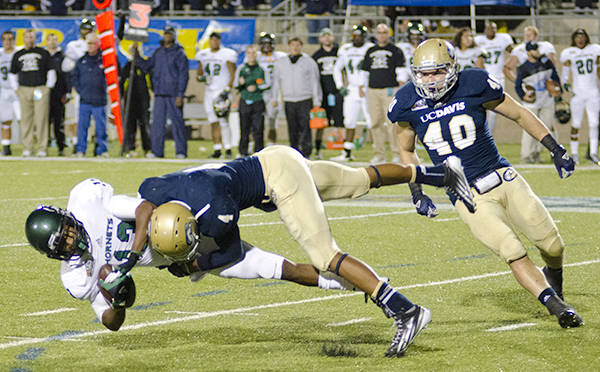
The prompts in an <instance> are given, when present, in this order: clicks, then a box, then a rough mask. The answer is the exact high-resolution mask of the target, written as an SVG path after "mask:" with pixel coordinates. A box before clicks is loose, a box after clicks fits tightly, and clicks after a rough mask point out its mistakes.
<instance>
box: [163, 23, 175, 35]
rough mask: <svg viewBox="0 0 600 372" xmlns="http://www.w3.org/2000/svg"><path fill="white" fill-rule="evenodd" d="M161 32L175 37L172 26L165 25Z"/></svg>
mask: <svg viewBox="0 0 600 372" xmlns="http://www.w3.org/2000/svg"><path fill="white" fill-rule="evenodd" d="M163 32H170V33H172V34H173V35H175V27H173V26H172V25H165V27H163Z"/></svg>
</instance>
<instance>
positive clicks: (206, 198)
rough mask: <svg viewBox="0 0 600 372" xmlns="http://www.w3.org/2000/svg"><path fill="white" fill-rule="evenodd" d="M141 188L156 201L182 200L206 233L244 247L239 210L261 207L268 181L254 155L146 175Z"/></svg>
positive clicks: (224, 244)
mask: <svg viewBox="0 0 600 372" xmlns="http://www.w3.org/2000/svg"><path fill="white" fill-rule="evenodd" d="M138 192H139V194H140V195H141V197H142V198H143V199H144V200H147V201H149V202H151V203H153V204H155V205H161V204H164V203H166V202H169V201H172V200H180V201H183V202H184V203H186V204H187V205H189V206H190V207H191V209H192V214H193V215H194V217H195V218H196V220H197V221H198V228H199V231H200V232H201V233H202V234H203V235H206V236H209V237H212V238H214V239H215V241H216V242H217V244H218V245H219V247H220V248H221V249H229V248H230V247H233V248H234V249H236V250H237V249H240V250H241V241H240V235H239V229H238V226H237V222H238V219H239V216H240V211H241V210H243V209H246V208H249V207H251V206H257V207H261V203H262V201H263V199H264V197H265V182H264V177H263V173H262V167H261V165H260V162H259V161H258V158H256V157H252V156H251V157H246V158H241V159H236V160H233V161H230V162H227V163H216V164H206V165H202V166H199V167H194V168H189V169H184V170H181V171H178V172H175V173H170V174H166V175H164V176H160V177H151V178H147V179H145V180H144V181H143V182H142V184H141V185H140V188H139V190H138ZM226 263H227V262H226ZM217 267H218V266H217Z"/></svg>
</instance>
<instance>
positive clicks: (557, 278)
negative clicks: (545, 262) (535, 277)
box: [542, 266, 564, 300]
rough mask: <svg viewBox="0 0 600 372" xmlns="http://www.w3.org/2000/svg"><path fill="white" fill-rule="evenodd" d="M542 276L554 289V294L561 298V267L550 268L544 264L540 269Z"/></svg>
mask: <svg viewBox="0 0 600 372" xmlns="http://www.w3.org/2000/svg"><path fill="white" fill-rule="evenodd" d="M542 272H543V273H544V276H545V277H546V281H547V282H548V284H550V287H552V289H554V292H556V295H557V296H558V297H559V298H560V299H561V300H564V298H563V291H562V288H563V277H562V268H561V269H551V268H549V267H548V266H544V268H543V269H542Z"/></svg>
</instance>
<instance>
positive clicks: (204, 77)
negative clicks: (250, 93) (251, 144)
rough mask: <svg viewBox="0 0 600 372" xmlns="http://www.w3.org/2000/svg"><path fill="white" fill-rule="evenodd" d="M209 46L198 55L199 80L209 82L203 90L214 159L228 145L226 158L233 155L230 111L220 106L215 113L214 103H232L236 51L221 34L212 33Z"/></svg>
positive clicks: (197, 77)
mask: <svg viewBox="0 0 600 372" xmlns="http://www.w3.org/2000/svg"><path fill="white" fill-rule="evenodd" d="M208 43H209V46H210V47H209V48H207V49H203V50H200V51H199V52H198V53H197V54H196V59H197V60H198V70H197V71H196V79H197V80H198V81H199V82H202V83H205V84H206V89H205V91H204V110H205V111H206V115H207V116H208V122H209V123H210V126H211V134H212V140H213V150H214V151H213V153H212V155H211V156H210V157H211V158H213V159H218V158H220V157H221V150H222V149H223V146H224V147H225V158H227V159H231V158H232V157H233V155H232V152H231V147H232V145H233V144H232V139H231V127H230V126H229V110H228V109H227V110H223V109H219V112H215V109H214V105H215V102H220V103H227V101H229V102H231V88H232V87H233V81H234V79H235V63H236V61H237V53H236V52H235V50H233V49H231V48H226V47H223V46H222V45H221V34H220V33H218V32H213V33H211V34H210V36H209V38H208Z"/></svg>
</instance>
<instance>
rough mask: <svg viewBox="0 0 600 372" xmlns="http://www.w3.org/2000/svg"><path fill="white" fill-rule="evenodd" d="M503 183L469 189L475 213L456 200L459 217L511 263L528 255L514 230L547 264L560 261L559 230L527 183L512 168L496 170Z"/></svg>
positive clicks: (478, 236) (475, 233)
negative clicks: (481, 190)
mask: <svg viewBox="0 0 600 372" xmlns="http://www.w3.org/2000/svg"><path fill="white" fill-rule="evenodd" d="M496 171H497V172H498V174H499V175H500V177H501V178H502V184H500V185H499V186H498V187H496V188H494V189H492V190H490V191H489V192H487V193H485V194H483V195H480V194H479V193H478V192H477V191H476V190H475V188H472V191H473V195H474V196H475V197H474V201H475V203H477V212H475V213H474V214H472V213H469V212H468V211H467V208H466V207H465V206H464V204H463V203H462V202H459V201H457V202H456V210H457V211H458V214H459V215H460V218H461V219H462V220H463V221H464V222H465V223H466V224H467V225H468V226H469V228H470V229H471V232H472V233H473V235H474V236H475V237H476V238H477V239H479V241H481V242H482V243H483V244H485V245H486V246H487V247H488V248H490V249H491V250H492V251H493V252H494V253H495V254H496V255H498V256H500V257H502V258H503V259H504V260H505V261H506V262H507V263H511V262H513V261H515V260H517V259H519V258H521V257H523V256H525V255H526V254H527V252H526V251H525V247H524V246H523V243H522V242H521V241H520V240H519V237H518V235H517V231H519V232H521V233H523V235H525V236H526V237H527V239H529V240H530V241H531V242H532V243H533V244H535V246H536V247H537V248H538V249H539V250H540V253H541V254H542V257H543V258H544V260H545V261H546V263H555V265H553V267H556V266H557V265H556V263H557V262H560V261H561V260H562V254H563V249H564V243H563V240H562V238H561V237H560V234H559V233H558V229H557V228H556V225H555V224H554V221H553V220H552V217H551V216H550V213H548V210H547V209H546V207H545V206H544V204H542V201H541V200H540V199H539V198H538V197H537V196H536V195H535V194H534V193H533V191H532V190H531V187H529V184H528V183H527V181H525V179H524V178H523V177H521V175H519V174H518V173H517V171H515V170H514V169H513V168H510V167H508V168H500V169H497V170H496Z"/></svg>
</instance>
